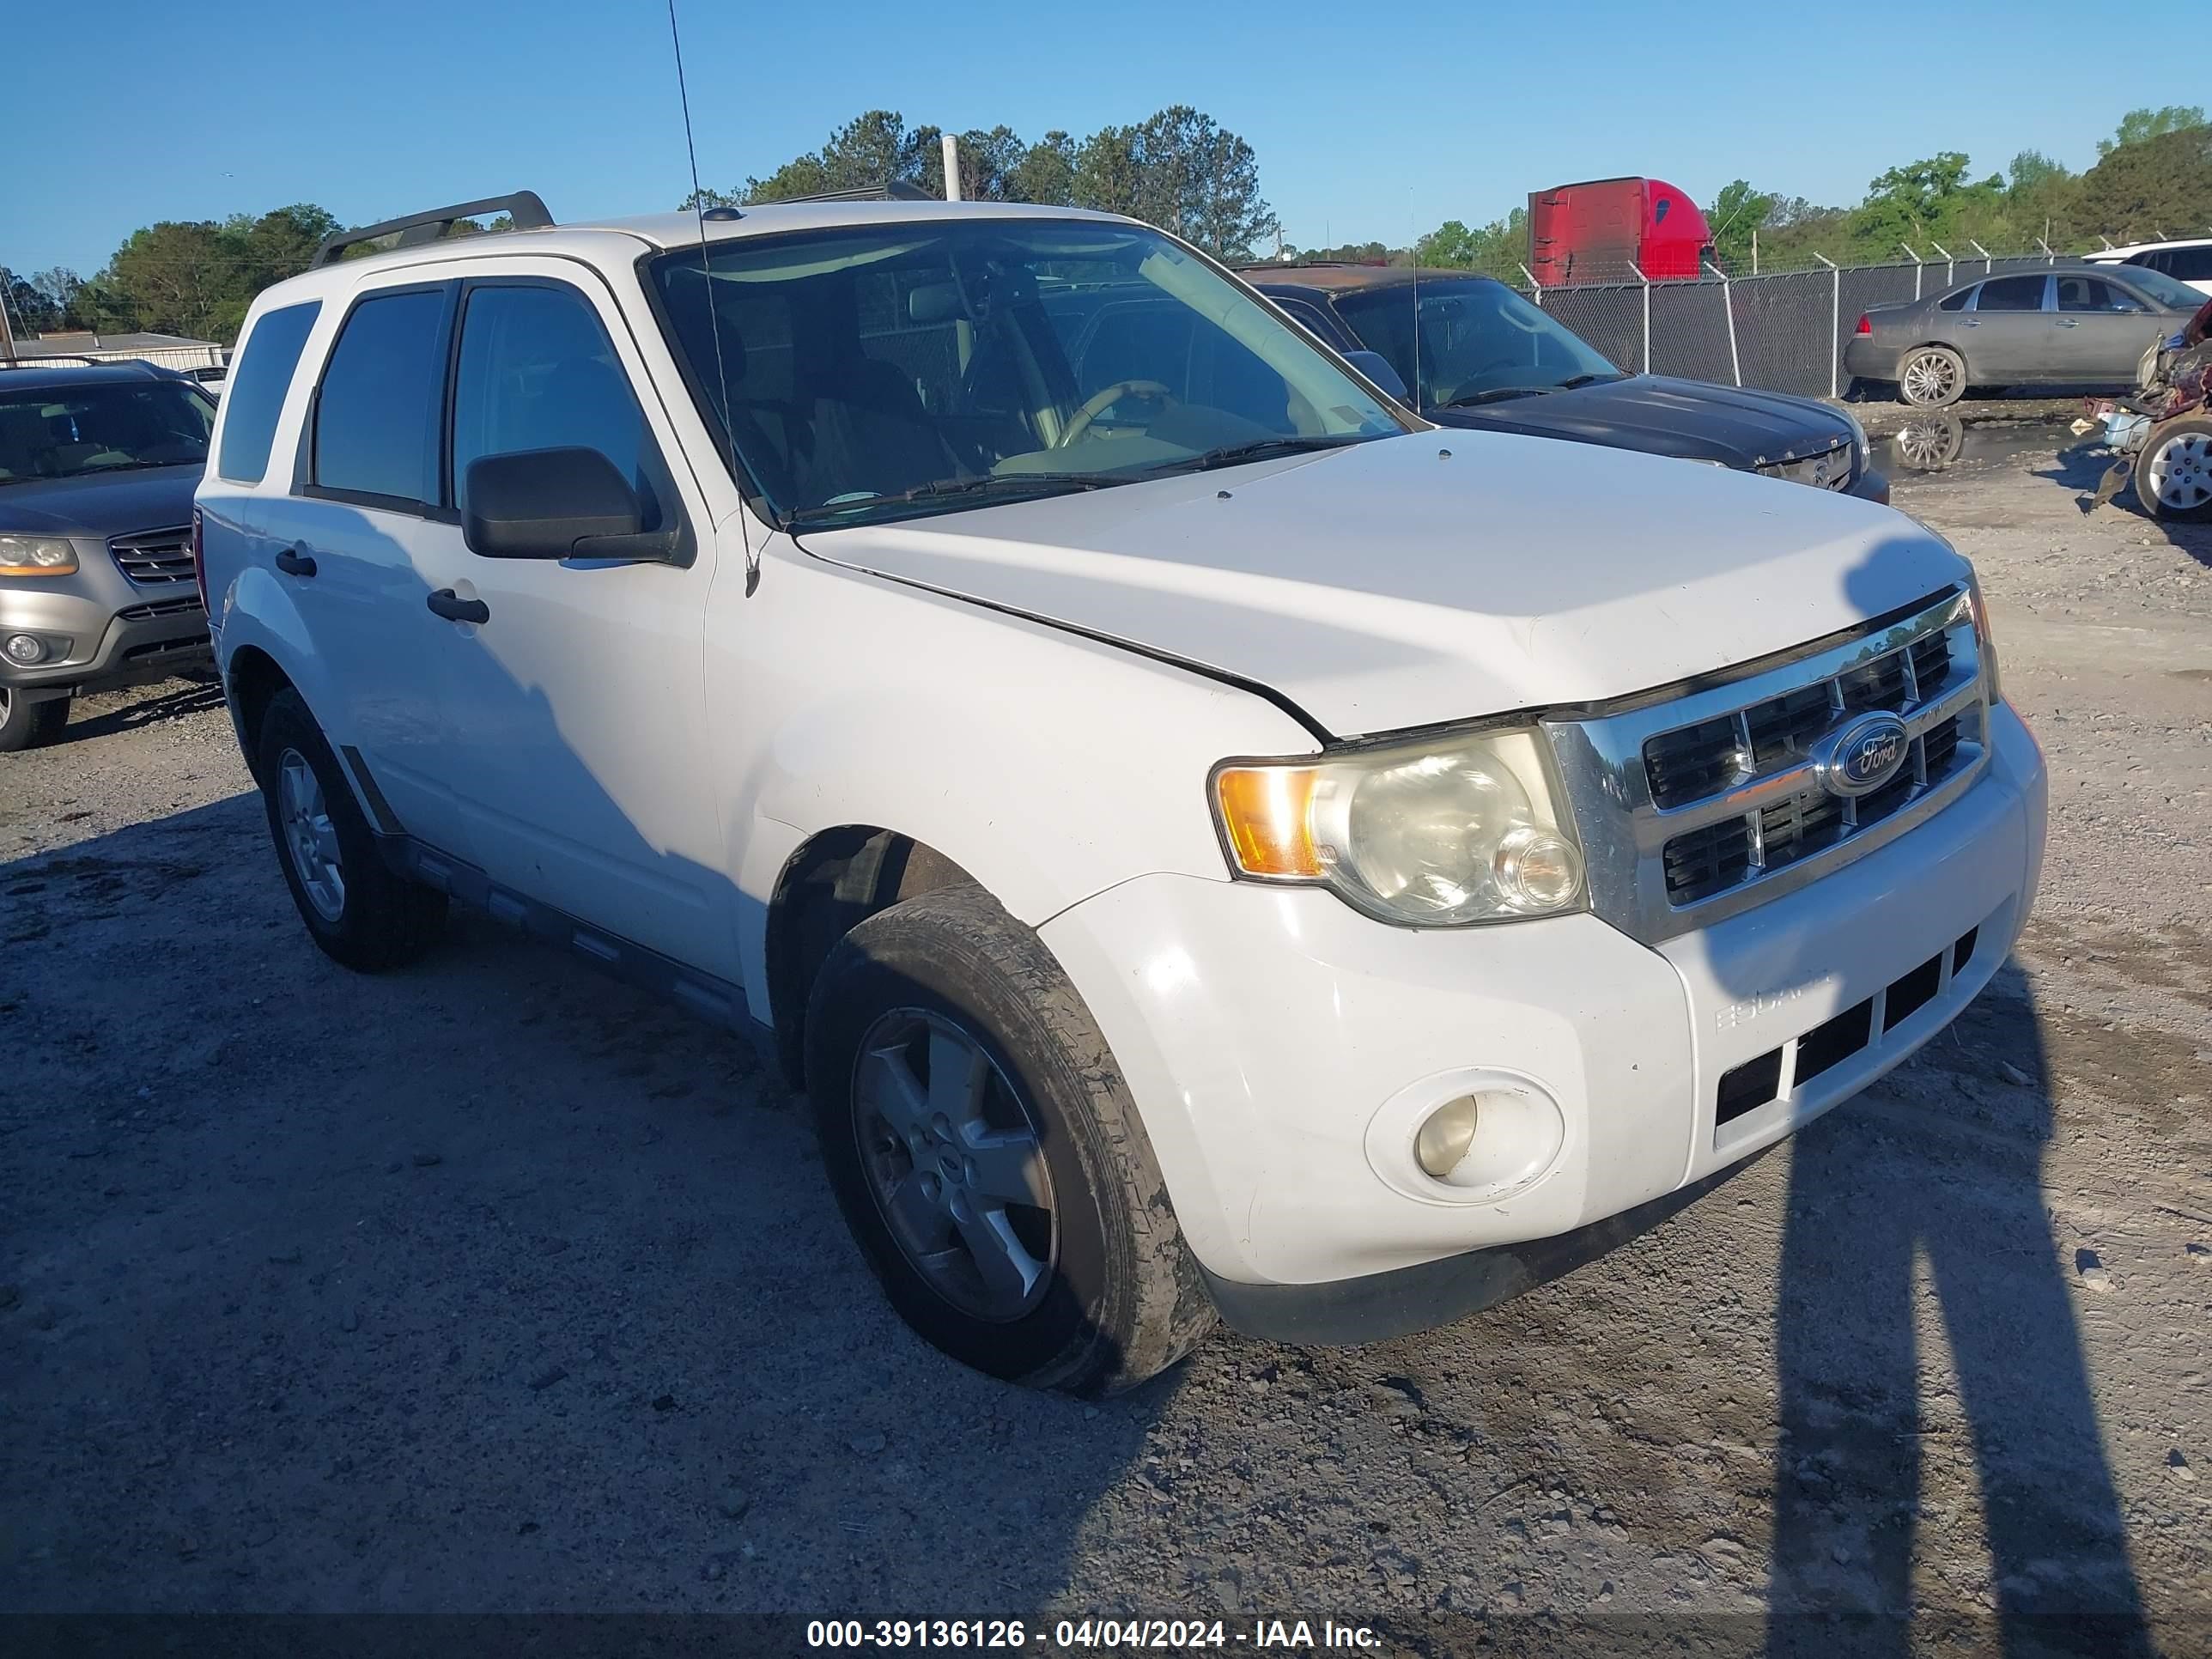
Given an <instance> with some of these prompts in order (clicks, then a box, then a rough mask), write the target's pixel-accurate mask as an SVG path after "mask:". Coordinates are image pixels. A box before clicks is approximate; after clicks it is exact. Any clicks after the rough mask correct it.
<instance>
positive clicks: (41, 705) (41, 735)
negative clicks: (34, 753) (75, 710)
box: [0, 685, 70, 755]
mask: <svg viewBox="0 0 2212 1659" xmlns="http://www.w3.org/2000/svg"><path fill="white" fill-rule="evenodd" d="M69 713H70V700H69V699H68V698H67V697H41V698H40V700H39V701H38V702H32V701H31V700H30V699H29V698H28V697H27V696H24V695H23V694H22V693H21V691H18V690H15V688H14V687H13V686H8V685H0V755H12V754H16V753H18V752H20V751H21V750H25V749H40V748H43V747H45V746H46V744H50V743H52V742H53V741H54V740H55V739H56V738H59V737H60V736H61V734H62V727H64V726H67V725H68V724H69Z"/></svg>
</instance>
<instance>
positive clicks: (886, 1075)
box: [852, 1008, 1060, 1322]
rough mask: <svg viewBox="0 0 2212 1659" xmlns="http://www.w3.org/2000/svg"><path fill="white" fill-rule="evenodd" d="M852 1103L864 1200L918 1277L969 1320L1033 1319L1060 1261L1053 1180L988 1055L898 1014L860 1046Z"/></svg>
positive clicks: (937, 1021)
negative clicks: (864, 1183) (872, 1201)
mask: <svg viewBox="0 0 2212 1659" xmlns="http://www.w3.org/2000/svg"><path fill="white" fill-rule="evenodd" d="M852 1099H853V1117H854V1130H855V1132H856V1133H857V1135H858V1138H859V1141H860V1162H861V1167H862V1170H864V1172H865V1174H866V1177H867V1184H868V1190H869V1193H870V1194H871V1195H872V1196H873V1198H874V1199H875V1201H876V1207H877V1209H878V1211H879V1212H881V1214H882V1216H883V1218H884V1225H886V1226H887V1227H888V1228H889V1229H890V1235H891V1237H892V1238H893V1239H894V1240H896V1243H897V1244H898V1247H899V1249H900V1251H901V1253H902V1254H903V1255H905V1257H906V1259H907V1261H908V1262H909V1263H910V1264H911V1265H912V1266H913V1267H914V1268H915V1271H916V1272H917V1273H920V1274H921V1277H922V1278H923V1279H925V1280H926V1281H927V1283H928V1284H929V1285H930V1286H931V1288H932V1289H933V1290H935V1291H937V1293H938V1294H939V1296H941V1297H944V1298H945V1300H946V1301H947V1302H949V1303H951V1304H952V1305H953V1306H954V1307H956V1308H957V1309H959V1310H961V1311H962V1312H963V1313H965V1314H968V1315H970V1316H973V1317H975V1318H977V1319H983V1320H989V1321H993V1322H1012V1321H1013V1320H1017V1319H1019V1318H1021V1317H1022V1316H1024V1315H1025V1314H1028V1313H1030V1311H1032V1310H1034V1309H1035V1308H1036V1306H1037V1304H1039V1303H1041V1302H1042V1301H1043V1300H1044V1297H1045V1293H1046V1291H1048V1290H1049V1289H1050V1288H1051V1285H1052V1278H1053V1270H1054V1265H1055V1262H1056V1261H1057V1257H1058V1253H1059V1243H1060V1231H1059V1225H1058V1223H1057V1221H1056V1219H1055V1218H1054V1210H1053V1198H1052V1177H1051V1175H1050V1174H1049V1172H1048V1170H1046V1168H1045V1161H1044V1152H1043V1148H1042V1146H1041V1145H1040V1144H1039V1140H1038V1135H1037V1130H1036V1122H1035V1120H1034V1119H1033V1118H1032V1116H1031V1115H1030V1111H1029V1109H1028V1108H1027V1107H1026V1106H1025V1105H1024V1103H1023V1101H1022V1098H1021V1095H1020V1092H1019V1091H1018V1090H1017V1089H1016V1088H1015V1087H1014V1086H1013V1085H1012V1082H1011V1081H1010V1080H1009V1079H1007V1077H1006V1073H1003V1072H1001V1071H1000V1069H999V1066H998V1065H997V1063H996V1062H995V1061H994V1060H993V1059H992V1058H991V1056H990V1054H988V1053H987V1052H986V1051H985V1050H984V1048H982V1046H981V1044H980V1043H979V1042H976V1040H975V1038H974V1037H973V1036H969V1033H968V1032H966V1031H965V1030H962V1029H961V1028H960V1026H958V1025H957V1024H954V1023H953V1022H952V1021H951V1019H948V1018H945V1016H943V1015H941V1014H937V1013H932V1012H925V1011H923V1010H921V1009H918V1008H896V1009H893V1010H891V1011H890V1012H888V1013H886V1014H884V1015H883V1016H882V1017H881V1018H878V1020H877V1021H876V1022H875V1024H872V1025H871V1026H870V1027H869V1028H868V1031H867V1035H866V1036H865V1037H863V1038H862V1039H861V1042H860V1057H859V1059H858V1060H857V1061H856V1062H855V1063H854V1076H853V1090H852Z"/></svg>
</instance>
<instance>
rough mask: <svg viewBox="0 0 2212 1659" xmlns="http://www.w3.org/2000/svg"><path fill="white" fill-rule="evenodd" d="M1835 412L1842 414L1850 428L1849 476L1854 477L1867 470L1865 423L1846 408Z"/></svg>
mask: <svg viewBox="0 0 2212 1659" xmlns="http://www.w3.org/2000/svg"><path fill="white" fill-rule="evenodd" d="M1836 413H1837V414H1838V415H1840V416H1843V417H1844V421H1845V422H1847V423H1848V424H1849V425H1850V428H1851V476H1852V477H1855V478H1856V477H1858V475H1859V474H1860V473H1862V472H1863V471H1866V470H1867V435H1866V425H1865V423H1864V422H1862V421H1861V420H1860V419H1859V417H1858V416H1856V415H1854V414H1852V413H1851V411H1850V410H1848V409H1839V410H1837V411H1836Z"/></svg>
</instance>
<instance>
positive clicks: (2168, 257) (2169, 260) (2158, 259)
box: [2082, 236, 2212, 296]
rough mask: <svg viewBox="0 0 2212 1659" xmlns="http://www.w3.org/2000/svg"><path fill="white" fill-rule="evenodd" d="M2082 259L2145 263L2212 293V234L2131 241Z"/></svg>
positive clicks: (2117, 263) (2202, 292)
mask: <svg viewBox="0 0 2212 1659" xmlns="http://www.w3.org/2000/svg"><path fill="white" fill-rule="evenodd" d="M2082 258H2086V259H2087V260H2088V261H2089V262H2090V263H2091V264H2099V265H2141V266H2142V267H2143V268H2144V269H2145V270H2162V271H2164V272H2165V273H2166V275H2167V276H2172V277H2174V278H2176V279H2177V280H2179V281H2180V282H2184V283H2188V284H2189V286H2190V287H2191V288H2193V289H2196V290H2197V292H2198V293H2199V294H2202V295H2207V296H2212V236H2192V237H2185V238H2183V239H2181V240H2176V241H2170V242H2130V243H2129V244H2128V246H2125V247H2115V248H2106V249H2104V250H2102V251H2101V252H2096V253H2087V254H2084V255H2083V256H2082Z"/></svg>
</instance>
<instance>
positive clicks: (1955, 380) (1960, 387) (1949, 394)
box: [1897, 345, 1966, 409]
mask: <svg viewBox="0 0 2212 1659" xmlns="http://www.w3.org/2000/svg"><path fill="white" fill-rule="evenodd" d="M1897 396H1898V400H1899V402H1900V403H1907V404H1912V405H1913V406H1914V407H1915V408H1917V409H1948V408H1949V407H1950V406H1951V405H1952V404H1955V403H1957V402H1958V401H1959V399H1960V398H1963V397H1965V396H1966V359H1965V358H1964V357H1961V356H1960V355H1959V354H1958V353H1957V352H1955V351H1954V350H1952V349H1951V348H1950V347H1948V346H1940V345H1923V346H1915V347H1913V348H1912V349H1911V350H1910V351H1908V352H1906V353H1905V356H1903V357H1901V358H1899V360H1898V364H1897Z"/></svg>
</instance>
